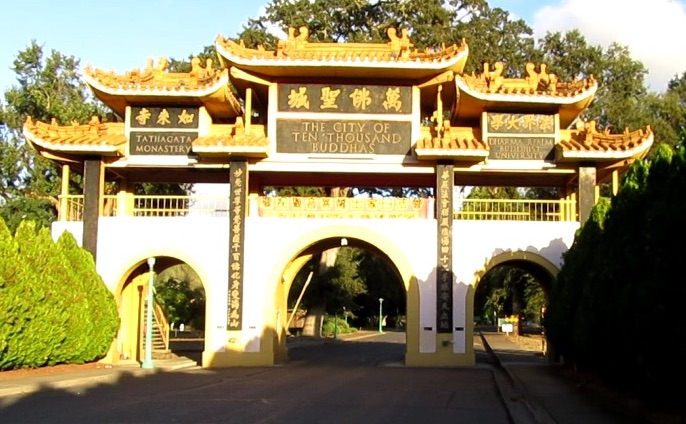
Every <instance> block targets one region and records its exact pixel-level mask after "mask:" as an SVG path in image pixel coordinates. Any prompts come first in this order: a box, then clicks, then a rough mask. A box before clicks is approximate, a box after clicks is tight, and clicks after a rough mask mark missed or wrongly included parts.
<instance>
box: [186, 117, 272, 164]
mask: <svg viewBox="0 0 686 424" xmlns="http://www.w3.org/2000/svg"><path fill="white" fill-rule="evenodd" d="M193 151H194V152H196V153H206V154H235V155H244V156H250V157H261V158H264V157H266V156H267V152H268V151H269V139H268V138H267V136H266V131H265V128H264V126H263V125H251V126H250V129H249V131H246V128H245V126H244V125H243V121H242V119H240V118H239V119H237V120H236V124H235V125H213V126H212V131H211V132H210V134H208V135H205V136H201V137H198V138H196V139H195V140H193Z"/></svg>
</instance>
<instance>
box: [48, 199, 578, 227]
mask: <svg viewBox="0 0 686 424" xmlns="http://www.w3.org/2000/svg"><path fill="white" fill-rule="evenodd" d="M60 200H61V204H62V207H61V210H60V217H59V219H60V220H61V221H82V220H83V205H84V201H83V196H82V195H69V196H62V197H61V198H60ZM433 202H434V199H426V198H422V199H408V198H350V197H335V198H334V197H264V196H261V197H257V196H255V197H251V199H250V205H249V208H248V210H249V215H251V216H260V217H276V218H355V219H381V218H383V219H394V218H396V219H397V218H405V219H411V218H417V219H432V218H433V217H434V211H433V209H434V207H433ZM228 213H229V199H228V198H226V197H216V196H195V195H191V196H151V195H141V196H138V195H130V194H126V193H123V194H119V195H106V196H103V208H102V213H101V215H102V216H108V217H114V216H134V217H211V216H228ZM453 217H454V219H459V220H497V221H504V220H507V221H577V219H578V217H577V213H576V205H575V203H574V201H571V200H534V199H464V198H462V199H456V200H455V201H454V204H453Z"/></svg>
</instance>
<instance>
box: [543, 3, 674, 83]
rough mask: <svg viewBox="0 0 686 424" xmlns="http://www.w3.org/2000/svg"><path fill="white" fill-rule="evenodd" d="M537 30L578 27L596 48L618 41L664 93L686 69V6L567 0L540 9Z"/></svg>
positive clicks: (550, 30)
mask: <svg viewBox="0 0 686 424" xmlns="http://www.w3.org/2000/svg"><path fill="white" fill-rule="evenodd" d="M531 26H532V27H533V28H534V32H535V36H536V38H539V37H542V36H543V35H545V33H546V32H562V33H564V32H566V31H569V30H571V29H578V30H579V31H580V32H581V34H582V35H583V36H584V37H585V38H586V41H588V42H589V43H590V44H597V45H601V46H603V47H607V46H609V45H610V44H611V43H612V42H617V43H619V44H621V45H624V46H627V47H628V48H629V51H630V53H631V56H632V57H633V58H634V59H635V60H638V61H640V62H642V63H643V65H644V66H645V67H646V68H647V69H648V72H649V74H648V76H647V78H646V82H647V84H648V86H649V87H650V89H651V90H653V91H658V92H661V91H664V90H665V89H666V88H667V83H668V82H669V80H670V79H672V78H673V77H674V76H675V75H681V74H682V73H683V72H684V71H686V41H685V40H686V8H685V7H684V1H683V0H682V1H677V0H652V1H650V2H647V1H644V0H563V1H560V2H559V3H558V4H555V5H548V6H545V7H543V8H541V9H540V10H538V11H537V12H536V13H535V15H534V18H533V21H532V24H531Z"/></svg>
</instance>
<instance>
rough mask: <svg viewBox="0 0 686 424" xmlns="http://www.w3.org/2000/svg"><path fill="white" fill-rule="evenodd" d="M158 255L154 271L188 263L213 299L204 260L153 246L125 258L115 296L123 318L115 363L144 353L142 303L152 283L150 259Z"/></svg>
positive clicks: (138, 358) (114, 350) (112, 351)
mask: <svg viewBox="0 0 686 424" xmlns="http://www.w3.org/2000/svg"><path fill="white" fill-rule="evenodd" d="M151 257H154V258H156V261H155V265H154V267H153V271H154V272H155V274H159V273H160V272H161V271H163V270H165V269H167V268H169V267H171V266H174V265H178V264H186V265H188V266H189V267H191V269H193V271H194V272H195V273H196V274H197V276H198V278H199V280H200V284H201V285H202V289H203V290H204V292H205V298H206V299H210V298H211V292H212V291H211V290H210V287H209V286H208V284H207V281H208V277H207V274H206V272H205V270H204V269H203V266H202V264H201V263H199V262H198V261H197V260H195V259H194V258H193V257H192V256H189V255H188V254H186V253H184V252H181V251H178V250H174V249H165V248H160V249H151V250H148V251H145V252H143V253H137V254H136V255H135V256H131V257H130V258H127V259H125V260H124V261H122V266H121V269H122V271H121V272H120V273H119V277H118V279H117V280H116V281H117V283H116V286H115V290H114V295H115V298H116V300H117V307H118V312H119V318H120V320H121V323H120V327H119V331H118V333H117V338H116V340H115V343H114V344H113V346H112V348H111V349H110V356H111V357H112V359H113V361H114V362H117V361H120V360H124V361H126V360H131V361H134V360H136V361H139V362H140V361H141V360H142V352H141V349H140V345H141V340H140V337H141V335H140V323H141V316H140V311H141V310H142V309H141V303H142V302H143V299H142V293H143V287H145V286H147V285H149V280H150V268H149V265H148V263H147V260H148V258H151ZM210 304H211V303H210V302H209V301H208V302H206V306H205V312H204V313H205V320H204V321H205V322H208V317H209V316H210V310H209V309H210V307H211V306H210Z"/></svg>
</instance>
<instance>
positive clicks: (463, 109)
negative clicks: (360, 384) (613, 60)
mask: <svg viewBox="0 0 686 424" xmlns="http://www.w3.org/2000/svg"><path fill="white" fill-rule="evenodd" d="M489 69H490V68H489V65H488V64H487V63H486V64H484V72H483V73H482V74H480V75H475V74H471V75H456V76H455V85H456V87H457V89H458V90H459V91H460V94H459V98H460V101H459V102H457V103H456V104H455V108H454V111H453V119H454V120H456V119H458V118H459V119H460V120H462V121H464V120H468V121H472V122H475V121H478V120H480V119H481V114H482V113H483V112H484V111H488V110H495V109H499V110H502V108H503V107H507V108H509V109H522V110H531V108H532V107H535V108H536V110H538V111H539V112H543V111H545V112H548V113H556V114H559V116H560V127H561V128H567V127H568V126H569V125H571V124H572V122H574V120H575V119H577V118H578V117H579V115H580V114H581V113H582V112H583V111H584V110H585V109H586V108H587V107H588V106H589V105H590V104H591V101H592V100H593V97H594V96H595V93H596V91H597V89H598V82H597V81H596V80H595V78H593V77H592V76H591V77H589V78H587V79H583V80H579V81H573V82H570V83H566V82H560V81H559V80H558V78H557V77H556V76H555V75H554V74H550V73H548V71H547V68H546V65H545V64H541V65H540V66H539V71H536V65H535V64H534V63H528V64H527V67H526V73H527V76H526V78H505V77H503V76H502V71H503V65H502V63H501V62H498V63H496V66H495V70H493V71H491V70H489ZM457 123H458V121H456V122H453V124H457Z"/></svg>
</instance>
